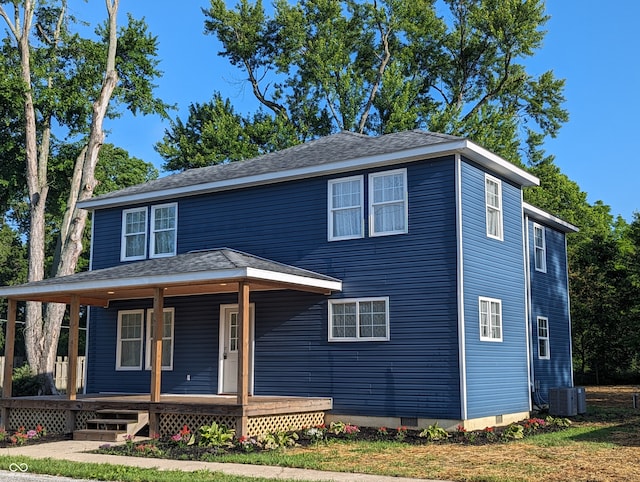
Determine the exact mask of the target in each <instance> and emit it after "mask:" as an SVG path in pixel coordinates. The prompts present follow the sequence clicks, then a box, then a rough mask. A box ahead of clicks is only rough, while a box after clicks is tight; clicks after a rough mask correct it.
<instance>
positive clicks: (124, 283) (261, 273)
mask: <svg viewBox="0 0 640 482" xmlns="http://www.w3.org/2000/svg"><path fill="white" fill-rule="evenodd" d="M241 278H250V279H255V280H257V282H261V281H266V282H269V281H274V282H282V283H285V284H286V283H289V284H290V285H291V286H295V285H299V286H309V287H321V288H322V289H325V288H326V289H328V290H334V289H340V286H341V282H340V280H338V279H336V278H332V277H331V276H326V275H323V274H320V273H316V272H313V271H309V270H306V269H302V268H297V267H295V266H290V265H286V264H282V263H278V262H276V261H271V260H268V259H265V258H261V257H258V256H253V255H251V254H247V253H243V252H241V251H236V250H233V249H229V248H220V249H211V250H203V251H196V252H191V253H185V254H179V255H177V256H171V257H167V258H157V259H149V260H144V261H138V262H134V263H128V264H122V265H118V266H113V267H110V268H103V269H97V270H95V271H84V272H81V273H75V274H72V275H69V276H61V277H57V278H48V279H45V280H42V281H35V282H31V283H25V284H22V285H17V286H5V287H0V297H14V298H17V299H35V300H37V299H43V300H44V299H46V297H47V296H50V295H51V296H53V295H55V294H56V293H67V294H69V293H72V292H73V291H74V290H75V291H77V292H81V291H83V292H84V291H90V290H93V291H94V292H95V293H98V292H99V291H100V292H101V290H102V291H104V290H105V289H109V288H111V287H115V286H117V287H118V288H120V289H138V288H148V287H150V286H154V285H158V286H177V285H189V284H193V285H195V284H207V283H210V282H221V281H226V280H227V279H229V280H239V279H241ZM34 295H35V296H37V297H35V298H34V297H33V296H34ZM86 296H89V295H88V294H86ZM93 296H96V295H95V294H94V295H93ZM100 296H103V294H100ZM115 299H117V298H115Z"/></svg>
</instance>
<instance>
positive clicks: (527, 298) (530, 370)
mask: <svg viewBox="0 0 640 482" xmlns="http://www.w3.org/2000/svg"><path fill="white" fill-rule="evenodd" d="M523 202H524V194H523V192H522V190H520V203H521V205H522V203H523ZM522 252H523V256H522V264H523V269H524V276H525V282H524V306H525V320H524V326H525V344H526V349H527V386H528V387H529V410H532V409H533V392H534V391H535V369H534V366H533V365H534V364H533V328H532V326H533V323H532V319H531V317H532V316H533V315H532V302H531V259H530V255H529V218H528V216H527V215H526V214H525V212H524V208H522Z"/></svg>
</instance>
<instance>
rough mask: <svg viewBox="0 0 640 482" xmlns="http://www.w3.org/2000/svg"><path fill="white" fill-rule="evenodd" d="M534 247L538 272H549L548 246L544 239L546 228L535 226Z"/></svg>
mask: <svg viewBox="0 0 640 482" xmlns="http://www.w3.org/2000/svg"><path fill="white" fill-rule="evenodd" d="M533 246H534V251H535V266H536V271H542V272H544V273H546V272H547V246H546V241H545V238H544V227H543V226H540V225H539V224H534V225H533Z"/></svg>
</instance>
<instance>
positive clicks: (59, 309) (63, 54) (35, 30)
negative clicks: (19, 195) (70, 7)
mask: <svg viewBox="0 0 640 482" xmlns="http://www.w3.org/2000/svg"><path fill="white" fill-rule="evenodd" d="M66 3H67V2H66V0H55V1H54V0H52V1H46V2H41V3H38V4H37V5H36V3H35V1H34V0H22V1H17V0H15V1H11V2H0V17H2V18H3V19H4V21H5V22H6V25H7V27H8V31H7V32H8V33H7V35H8V36H7V38H5V39H4V43H3V45H2V49H3V54H4V56H3V59H4V60H3V61H4V68H5V69H6V70H7V71H8V72H9V73H10V74H11V75H12V76H13V77H12V78H16V79H20V81H21V83H22V86H21V92H20V94H21V95H20V100H21V103H22V109H23V117H22V121H23V123H22V125H21V126H20V127H21V131H22V134H23V136H24V137H23V139H24V141H23V145H22V149H23V151H24V158H25V181H26V199H25V203H26V206H27V208H28V212H29V219H28V236H27V237H28V243H29V263H28V273H27V279H28V281H39V280H41V279H43V278H44V277H45V265H46V249H45V248H46V210H47V201H48V197H49V192H50V184H49V176H50V168H51V166H50V164H49V162H50V155H51V151H52V146H53V144H54V143H55V139H56V132H54V126H59V127H58V128H57V129H58V130H59V131H65V130H66V132H65V133H64V134H65V135H66V136H69V137H74V136H75V137H78V138H80V139H82V141H81V143H82V148H81V150H80V151H79V152H78V153H77V154H76V157H75V161H74V165H73V173H72V175H71V176H70V177H71V179H70V189H69V195H68V198H67V200H66V203H65V211H64V215H63V218H62V222H61V224H60V230H59V232H60V250H59V253H60V254H59V256H58V257H57V258H56V259H54V266H52V273H53V274H54V275H55V276H61V275H67V274H71V273H73V272H74V270H75V268H76V264H77V261H78V258H79V256H80V253H81V250H82V233H83V230H84V227H85V223H86V219H87V213H86V211H83V210H79V209H77V207H76V206H77V203H78V202H79V201H81V200H84V199H87V198H89V197H91V196H92V194H93V192H94V189H95V186H96V180H95V170H96V164H97V162H98V154H99V152H100V148H101V146H102V144H103V142H104V138H105V134H104V131H103V122H104V120H105V118H106V117H107V116H108V115H109V114H110V111H109V107H110V103H111V101H112V100H114V101H115V103H116V104H121V105H125V106H127V107H128V108H129V109H130V110H131V111H132V112H133V113H134V114H135V113H137V112H142V113H145V114H146V113H153V112H157V113H160V114H164V115H166V107H167V106H166V105H165V104H163V103H162V102H161V101H160V100H158V99H156V98H154V97H153V94H152V92H153V87H154V85H153V84H152V79H153V78H154V77H156V76H157V75H159V71H158V70H157V63H158V62H157V60H155V55H156V39H155V38H154V37H152V36H151V35H149V34H148V32H147V30H146V25H145V24H144V22H141V21H136V20H134V19H132V18H131V17H129V19H128V20H129V21H128V25H127V26H126V27H125V28H121V29H120V31H118V29H117V13H118V8H119V0H105V5H106V10H107V17H108V19H107V22H106V25H105V26H104V27H101V28H98V29H97V30H96V32H97V34H98V39H96V40H89V39H85V38H81V37H80V36H79V35H78V34H75V33H73V32H72V31H71V30H70V26H71V25H70V24H71V22H72V21H73V20H74V19H73V17H71V16H69V15H68V14H67V11H66ZM5 4H6V5H7V7H6V8H5V6H4V5H5ZM9 5H11V7H12V10H13V11H12V13H13V15H10V14H9V13H8V12H7V9H8V8H11V7H9ZM119 84H120V85H119ZM64 311H65V306H64V305H60V304H54V303H50V304H48V305H47V306H46V309H45V310H44V311H43V307H42V306H41V304H40V303H27V308H26V315H25V344H26V352H27V358H28V361H29V364H30V365H31V367H32V368H33V369H34V371H35V372H36V373H40V374H45V375H47V377H46V380H47V385H46V387H45V391H46V392H47V393H55V385H54V383H53V379H52V377H51V373H52V372H53V363H54V361H55V356H56V349H57V341H58V336H59V332H60V325H61V322H62V318H63V315H64Z"/></svg>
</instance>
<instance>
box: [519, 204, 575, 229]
mask: <svg viewBox="0 0 640 482" xmlns="http://www.w3.org/2000/svg"><path fill="white" fill-rule="evenodd" d="M522 206H523V207H524V212H525V214H527V215H529V216H530V217H532V218H534V219H536V220H538V221H539V222H541V223H543V224H547V225H548V226H549V227H550V228H554V229H557V230H558V231H562V232H563V233H577V232H578V231H580V229H578V228H577V227H576V226H574V225H573V224H571V223H568V222H566V221H563V220H562V219H560V218H557V217H555V216H554V215H552V214H549V213H548V212H546V211H543V210H542V209H540V208H538V207H536V206H533V205H531V204H529V203H523V204H522Z"/></svg>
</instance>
